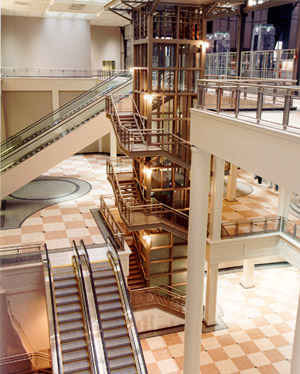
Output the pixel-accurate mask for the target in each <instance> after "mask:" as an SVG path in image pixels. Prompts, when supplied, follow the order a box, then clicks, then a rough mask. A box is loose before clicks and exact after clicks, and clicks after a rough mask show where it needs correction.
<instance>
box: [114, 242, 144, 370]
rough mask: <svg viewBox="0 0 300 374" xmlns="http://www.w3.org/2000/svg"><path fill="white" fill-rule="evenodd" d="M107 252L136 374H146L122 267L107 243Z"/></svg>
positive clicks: (116, 254) (115, 252)
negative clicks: (118, 293) (116, 285)
mask: <svg viewBox="0 0 300 374" xmlns="http://www.w3.org/2000/svg"><path fill="white" fill-rule="evenodd" d="M107 246H108V251H107V257H108V259H109V261H110V263H111V265H112V268H113V271H114V274H115V277H116V281H117V284H118V288H119V290H120V298H121V302H122V306H123V308H124V317H125V321H126V326H127V329H128V333H129V337H130V343H131V346H132V352H133V356H134V360H135V363H136V369H137V373H138V374H147V367H146V364H145V360H144V355H143V350H142V347H141V344H140V340H139V336H138V332H137V327H136V324H135V319H134V315H133V312H132V310H131V307H130V303H129V295H128V292H127V287H126V280H125V276H124V273H123V270H122V265H121V261H120V257H119V254H118V252H117V251H116V249H115V248H114V247H113V246H112V244H111V242H110V241H109V240H108V241H107Z"/></svg>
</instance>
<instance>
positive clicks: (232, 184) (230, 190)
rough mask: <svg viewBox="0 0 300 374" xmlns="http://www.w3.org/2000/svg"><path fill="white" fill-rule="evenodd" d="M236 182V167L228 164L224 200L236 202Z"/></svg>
mask: <svg viewBox="0 0 300 374" xmlns="http://www.w3.org/2000/svg"><path fill="white" fill-rule="evenodd" d="M236 181H237V166H236V165H233V164H230V171H229V175H228V182H227V191H226V200H228V201H235V200H236Z"/></svg>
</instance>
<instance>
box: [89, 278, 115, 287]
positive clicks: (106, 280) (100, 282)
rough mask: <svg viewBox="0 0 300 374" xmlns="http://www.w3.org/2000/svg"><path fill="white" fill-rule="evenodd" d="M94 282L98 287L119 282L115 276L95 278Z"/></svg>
mask: <svg viewBox="0 0 300 374" xmlns="http://www.w3.org/2000/svg"><path fill="white" fill-rule="evenodd" d="M94 283H95V286H96V287H97V288H98V287H99V286H100V287H105V286H112V285H116V284H117V282H116V280H115V278H104V279H95V278H94Z"/></svg>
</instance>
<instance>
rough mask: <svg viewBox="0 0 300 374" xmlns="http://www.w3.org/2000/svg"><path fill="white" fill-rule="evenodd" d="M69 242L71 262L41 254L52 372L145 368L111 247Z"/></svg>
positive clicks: (125, 372) (121, 372) (124, 373)
mask: <svg viewBox="0 0 300 374" xmlns="http://www.w3.org/2000/svg"><path fill="white" fill-rule="evenodd" d="M73 245H74V249H73V253H72V265H68V266H66V265H65V266H60V267H58V266H52V265H51V263H52V259H51V260H50V257H51V255H50V256H49V251H48V250H47V247H45V251H44V254H43V262H44V275H45V286H46V298H47V307H48V318H49V332H50V345H51V354H52V372H53V374H71V373H72V374H147V369H146V366H145V362H144V358H143V353H142V350H141V346H140V342H139V338H138V334H137V330H136V326H135V321H134V317H133V313H132V311H131V308H130V304H129V298H128V294H127V290H126V281H125V278H124V275H123V272H122V267H121V263H120V260H119V257H118V253H117V251H116V250H115V249H114V248H113V247H112V246H111V245H110V244H109V243H108V244H107V247H104V248H101V249H99V251H100V250H101V251H102V252H103V253H102V254H101V256H102V257H101V261H97V260H96V261H94V258H93V261H90V255H89V252H88V250H87V249H86V247H85V246H84V243H83V242H82V241H81V246H80V248H79V249H78V248H77V246H76V243H75V242H74V243H73ZM103 257H104V260H103Z"/></svg>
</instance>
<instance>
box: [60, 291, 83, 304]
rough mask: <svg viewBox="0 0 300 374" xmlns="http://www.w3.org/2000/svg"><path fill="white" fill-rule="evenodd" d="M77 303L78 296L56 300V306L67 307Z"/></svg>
mask: <svg viewBox="0 0 300 374" xmlns="http://www.w3.org/2000/svg"><path fill="white" fill-rule="evenodd" d="M78 302H79V295H78V294H77V293H76V294H73V295H68V296H65V297H59V298H58V299H56V305H67V304H74V303H78Z"/></svg>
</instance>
